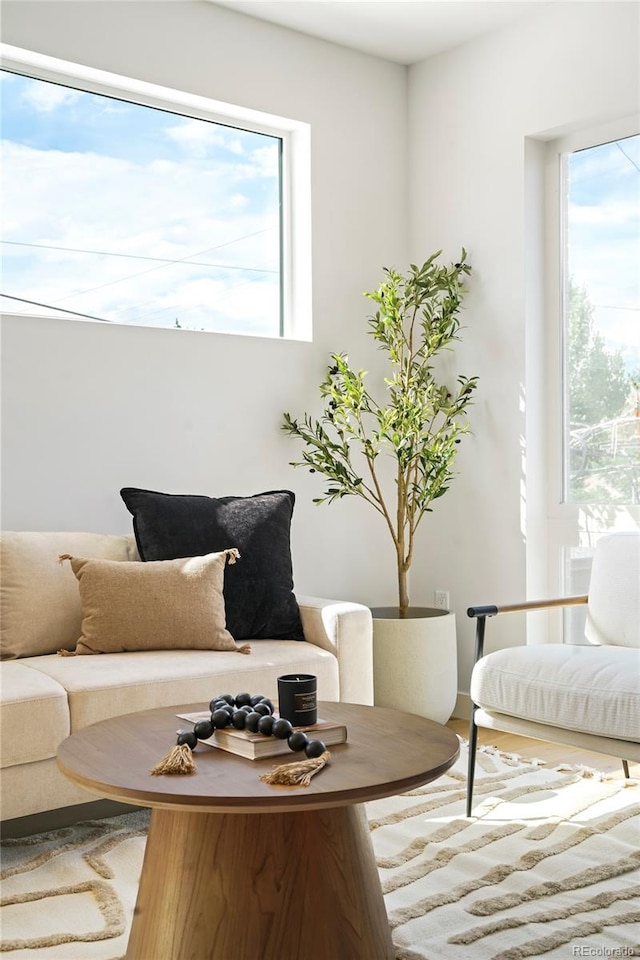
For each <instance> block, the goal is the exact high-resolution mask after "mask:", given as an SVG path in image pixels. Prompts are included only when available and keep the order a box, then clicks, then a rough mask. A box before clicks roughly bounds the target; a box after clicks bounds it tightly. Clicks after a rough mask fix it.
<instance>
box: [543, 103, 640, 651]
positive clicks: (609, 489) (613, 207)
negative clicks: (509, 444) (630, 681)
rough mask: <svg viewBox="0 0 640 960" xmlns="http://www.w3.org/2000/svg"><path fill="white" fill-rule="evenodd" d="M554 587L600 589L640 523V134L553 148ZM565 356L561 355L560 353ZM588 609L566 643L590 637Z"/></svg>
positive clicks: (575, 137) (549, 561) (613, 133)
mask: <svg viewBox="0 0 640 960" xmlns="http://www.w3.org/2000/svg"><path fill="white" fill-rule="evenodd" d="M547 158H548V165H547V173H548V181H547V200H548V207H547V225H548V234H547V244H548V247H547V249H548V254H549V259H548V262H547V280H548V299H547V311H548V319H549V331H548V332H549V341H548V342H549V353H548V370H549V371H552V372H555V371H556V370H559V372H560V377H559V378H558V380H557V381H556V378H555V376H551V377H550V378H549V380H548V382H547V385H546V386H547V392H548V421H547V434H548V439H549V443H548V447H547V450H548V474H547V489H548V498H547V521H548V522H547V546H548V550H547V556H546V564H545V567H546V570H547V571H549V580H548V589H549V590H550V591H551V592H552V593H555V592H559V593H561V594H564V595H569V594H584V593H587V591H588V586H589V578H590V573H591V559H592V556H593V551H594V549H595V546H596V544H597V541H598V539H599V538H600V537H601V536H602V535H604V534H606V533H609V532H612V531H615V530H625V529H626V530H628V529H636V528H637V527H638V526H640V270H639V266H640V135H638V128H637V120H636V119H635V118H627V119H621V120H617V121H612V122H611V123H610V124H607V125H604V126H603V127H601V128H600V129H597V130H588V131H581V132H577V133H575V134H572V135H571V136H569V137H567V138H564V139H562V140H558V141H555V142H553V143H550V144H549V145H548V151H547ZM558 351H559V352H560V362H558V361H559V357H558ZM584 618H585V608H584V607H573V608H569V609H567V610H566V611H565V613H564V640H565V642H570V643H584V642H585V638H584Z"/></svg>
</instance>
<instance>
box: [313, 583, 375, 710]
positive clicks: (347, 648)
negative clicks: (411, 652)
mask: <svg viewBox="0 0 640 960" xmlns="http://www.w3.org/2000/svg"><path fill="white" fill-rule="evenodd" d="M297 600H298V606H299V607H300V619H301V620H302V629H303V631H304V638H305V640H307V641H308V642H309V643H313V644H315V645H316V646H317V647H322V649H323V650H329V651H330V652H331V653H333V655H334V656H335V657H336V658H337V660H338V670H339V675H340V700H342V701H344V702H346V703H364V704H372V703H373V623H372V619H371V611H370V610H369V608H368V607H365V606H363V605H362V604H361V603H351V602H347V601H341V600H323V599H320V598H319V597H298V598H297Z"/></svg>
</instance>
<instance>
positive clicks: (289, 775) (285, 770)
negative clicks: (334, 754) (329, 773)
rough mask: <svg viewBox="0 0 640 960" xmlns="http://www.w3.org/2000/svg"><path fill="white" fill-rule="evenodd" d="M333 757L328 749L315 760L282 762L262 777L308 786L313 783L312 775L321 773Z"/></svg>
mask: <svg viewBox="0 0 640 960" xmlns="http://www.w3.org/2000/svg"><path fill="white" fill-rule="evenodd" d="M330 759H331V754H330V753H329V751H328V750H325V751H324V753H322V754H320V756H319V757H315V758H314V759H313V760H300V761H298V762H297V763H281V764H280V766H279V767H274V768H273V770H271V772H270V773H263V774H262V776H261V777H260V779H261V780H262V781H263V782H264V783H271V784H284V785H286V786H292V787H308V786H309V784H310V783H311V777H314V776H315V775H316V773H320V771H321V770H322V768H323V767H324V765H325V764H326V763H328V762H329V760H330Z"/></svg>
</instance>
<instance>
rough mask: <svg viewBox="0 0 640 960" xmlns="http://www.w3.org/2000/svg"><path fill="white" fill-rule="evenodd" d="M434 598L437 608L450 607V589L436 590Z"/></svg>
mask: <svg viewBox="0 0 640 960" xmlns="http://www.w3.org/2000/svg"><path fill="white" fill-rule="evenodd" d="M433 595H434V599H435V605H436V609H437V610H448V609H449V591H448V590H434V594H433Z"/></svg>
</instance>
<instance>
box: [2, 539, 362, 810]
mask: <svg viewBox="0 0 640 960" xmlns="http://www.w3.org/2000/svg"><path fill="white" fill-rule="evenodd" d="M0 547H1V555H2V579H1V581H0V597H1V600H2V604H1V610H2V621H1V631H0V652H1V656H2V663H1V664H0V692H1V702H0V729H1V736H2V749H1V754H0V758H1V778H0V787H1V806H0V817H1V818H2V820H11V819H13V818H15V817H24V816H28V815H31V814H35V813H40V812H43V811H48V810H54V809H57V808H60V807H65V806H71V805H74V804H81V803H86V802H88V801H90V800H91V799H94V798H92V797H91V795H89V794H87V793H86V791H84V790H81V789H80V788H79V787H76V786H75V785H74V784H73V783H71V781H69V780H67V778H66V777H64V776H63V775H62V774H61V773H60V772H59V771H58V768H57V765H56V759H55V756H56V751H57V748H58V746H59V744H60V743H61V742H62V740H64V738H65V737H67V736H68V735H69V734H70V733H73V732H74V731H76V730H79V729H81V728H82V727H84V726H87V725H88V724H91V723H95V722H97V721H99V720H104V719H107V718H109V717H114V716H120V715H123V714H127V713H133V712H135V711H136V710H146V709H149V708H152V707H162V706H171V705H172V704H181V703H182V704H184V703H196V702H202V703H203V704H208V703H209V700H210V699H211V698H212V697H213V696H214V695H215V694H221V693H231V694H236V693H239V692H240V691H248V692H250V693H263V694H265V695H266V696H270V697H275V696H276V693H277V684H276V678H277V677H278V676H279V675H280V674H282V673H290V672H294V671H296V672H297V671H300V672H305V673H312V674H315V675H316V676H317V678H318V697H319V699H321V700H344V701H348V702H352V703H368V704H370V703H372V702H373V665H372V627H371V613H370V611H369V610H368V608H367V607H364V606H362V605H361V604H357V603H349V602H339V601H332V600H321V599H316V598H311V597H298V598H297V599H298V604H299V607H300V615H301V620H302V626H303V630H304V637H305V639H304V640H268V639H267V640H256V641H253V642H252V643H251V654H250V655H249V656H239V655H238V654H237V653H236V652H232V651H212V650H185V649H178V650H145V651H140V652H138V651H136V652H126V653H109V654H103V655H95V656H60V655H58V653H57V651H58V650H59V649H61V648H66V649H67V650H71V649H73V647H74V645H75V642H76V640H77V639H78V637H79V636H80V628H81V620H82V614H81V606H80V598H79V591H78V583H77V581H76V579H75V577H74V575H73V573H72V571H71V568H70V566H69V564H68V563H65V564H61V563H60V562H59V560H58V557H59V556H60V555H61V554H65V553H68V554H73V555H76V556H83V557H99V558H102V559H112V560H138V555H137V551H136V545H135V540H134V538H133V537H132V536H111V535H103V534H94V533H26V532H21V533H13V532H12V533H6V534H3V536H2V540H1V542H0ZM178 725H179V722H178V721H177V723H176V726H178ZM131 735H132V736H135V729H134V728H133V727H132V731H131ZM167 746H168V747H170V746H171V744H168V745H167Z"/></svg>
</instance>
